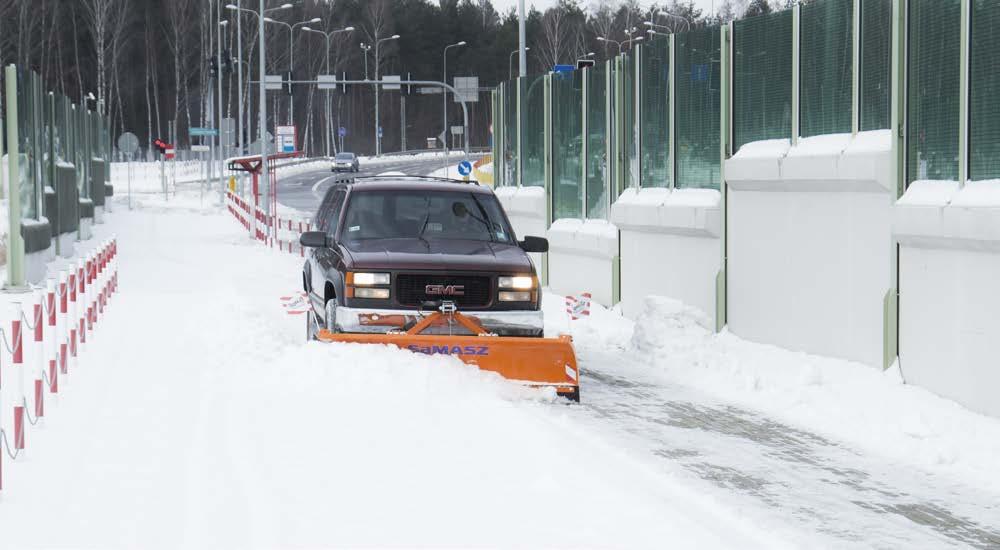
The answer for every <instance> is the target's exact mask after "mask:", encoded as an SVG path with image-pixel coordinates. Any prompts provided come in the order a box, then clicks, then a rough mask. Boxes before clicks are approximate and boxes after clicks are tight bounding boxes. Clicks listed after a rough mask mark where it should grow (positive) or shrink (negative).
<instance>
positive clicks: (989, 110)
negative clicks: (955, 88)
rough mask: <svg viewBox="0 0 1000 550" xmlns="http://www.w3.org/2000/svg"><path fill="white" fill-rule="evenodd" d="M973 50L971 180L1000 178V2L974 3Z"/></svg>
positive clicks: (971, 61) (970, 141)
mask: <svg viewBox="0 0 1000 550" xmlns="http://www.w3.org/2000/svg"><path fill="white" fill-rule="evenodd" d="M970 31H971V48H970V52H969V54H970V59H969V62H970V65H971V67H970V71H969V81H970V82H971V83H972V85H971V86H970V102H969V179H971V180H984V179H997V178H1000V2H996V1H995V0H974V1H973V2H972V26H971V28H970Z"/></svg>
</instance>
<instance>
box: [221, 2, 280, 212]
mask: <svg viewBox="0 0 1000 550" xmlns="http://www.w3.org/2000/svg"><path fill="white" fill-rule="evenodd" d="M264 3H265V0H260V7H259V9H258V11H253V10H248V9H244V8H241V7H239V6H237V5H236V4H227V5H226V9H228V10H234V11H237V12H241V13H242V12H246V13H252V14H254V15H256V16H257V39H258V48H259V49H260V52H259V53H258V54H257V57H258V59H259V63H258V66H257V70H258V71H259V72H260V74H259V78H258V80H259V83H260V86H259V88H260V90H259V97H258V101H259V102H260V105H259V107H258V112H259V114H260V118H259V121H258V123H257V125H258V126H259V127H258V128H257V132H258V134H259V135H260V160H261V177H262V178H263V181H262V185H264V186H265V189H266V192H265V193H264V212H265V213H270V211H271V208H270V206H271V205H270V192H271V189H270V187H271V180H270V178H269V177H268V173H267V87H266V83H265V81H266V80H267V68H266V67H265V66H264V60H265V54H266V50H265V45H264V14H265V13H268V12H269V11H274V10H287V9H289V8H291V7H292V5H291V4H282V5H281V6H278V7H277V8H271V9H270V10H267V9H265V8H264ZM254 198H255V200H256V197H254ZM268 232H270V226H268Z"/></svg>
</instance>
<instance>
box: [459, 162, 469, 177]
mask: <svg viewBox="0 0 1000 550" xmlns="http://www.w3.org/2000/svg"><path fill="white" fill-rule="evenodd" d="M458 173H459V174H461V175H463V176H468V175H469V174H471V173H472V163H471V162H469V161H467V160H463V161H462V162H460V163H458Z"/></svg>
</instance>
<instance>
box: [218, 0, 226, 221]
mask: <svg viewBox="0 0 1000 550" xmlns="http://www.w3.org/2000/svg"><path fill="white" fill-rule="evenodd" d="M217 15H218V16H219V17H221V16H222V5H221V2H220V5H219V10H218V14H217ZM227 24H228V22H227V21H219V24H218V25H216V26H215V30H216V37H217V38H218V44H217V46H218V47H217V48H216V50H215V67H216V69H215V79H216V91H217V92H218V101H217V102H216V104H217V105H218V107H219V110H218V114H217V115H215V119H216V120H217V121H218V122H216V123H215V128H216V129H217V130H218V132H219V204H220V205H221V204H223V203H224V202H225V196H226V183H225V181H226V179H225V175H224V174H223V171H224V169H223V159H224V158H225V156H226V155H225V153H224V152H223V151H224V150H223V148H222V27H224V26H226V25H227Z"/></svg>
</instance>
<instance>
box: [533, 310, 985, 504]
mask: <svg viewBox="0 0 1000 550" xmlns="http://www.w3.org/2000/svg"><path fill="white" fill-rule="evenodd" d="M546 300H547V304H546V316H547V323H548V326H547V331H549V332H568V331H570V330H571V332H572V334H573V336H574V342H575V343H576V345H577V346H578V348H582V349H584V350H588V349H605V350H607V349H617V350H620V351H621V353H620V356H619V357H618V358H617V359H616V360H613V361H609V362H606V363H603V362H602V363H599V364H589V365H588V367H589V368H591V369H594V368H596V369H599V370H601V371H607V372H612V373H616V374H623V375H626V376H628V377H629V378H635V379H648V380H653V381H658V382H660V383H670V384H684V385H686V386H689V387H692V388H696V389H698V390H702V391H704V392H706V393H708V394H711V395H714V396H717V397H719V398H721V399H723V400H726V401H729V402H734V403H739V404H741V405H743V406H746V407H749V408H751V409H754V410H758V411H762V412H765V413H767V414H769V415H773V416H774V417H776V418H778V419H780V420H782V421H784V422H787V423H788V424H789V425H793V426H798V427H801V428H804V429H807V430H810V431H815V432H817V433H820V434H824V435H826V436H828V437H831V438H834V439H837V440H839V441H842V442H845V443H847V444H848V445H851V446H854V447H856V448H859V449H862V450H864V451H866V452H869V453H875V454H877V455H880V456H883V457H886V458H888V459H891V460H893V461H897V462H899V463H904V464H909V465H912V466H915V467H918V468H920V469H923V470H926V471H929V472H934V473H939V474H945V475H948V476H953V477H956V478H958V479H961V480H962V481H964V482H967V483H969V484H970V485H972V486H979V487H982V488H984V489H987V490H992V491H998V490H1000V478H998V477H997V476H996V460H997V457H998V456H1000V420H997V419H995V418H990V417H987V416H984V415H980V414H977V413H974V412H972V411H970V410H968V409H965V408H963V407H962V406H960V405H958V404H956V403H955V402H953V401H949V400H947V399H943V398H940V397H938V396H936V395H933V394H932V393H930V392H928V391H926V390H924V389H922V388H919V387H916V386H911V385H905V384H903V382H902V379H901V377H900V373H899V370H898V368H896V367H894V368H892V369H890V370H888V371H885V372H883V371H878V370H874V369H871V368H870V367H867V366H865V365H861V364H858V363H851V362H848V361H843V360H838V359H831V358H825V357H819V356H815V355H809V354H806V353H797V352H792V351H788V350H785V349H781V348H778V347H775V346H769V345H762V344H756V343H752V342H748V341H745V340H743V339H741V338H739V337H737V336H735V335H733V334H731V333H727V332H724V333H722V334H714V333H713V332H712V330H711V328H710V326H711V325H710V324H709V323H710V320H709V318H708V317H707V316H706V315H705V314H704V313H702V312H700V311H698V310H697V309H694V308H691V307H689V306H686V305H684V304H682V303H680V302H678V301H676V300H673V299H670V298H663V297H656V296H651V297H649V298H647V299H646V300H645V303H644V304H643V306H644V307H643V312H642V313H641V314H640V315H639V316H638V318H637V319H636V321H635V323H634V325H633V323H632V322H631V321H628V320H627V319H624V318H622V317H620V316H619V315H617V314H616V313H615V312H613V311H609V310H607V309H604V308H602V307H600V306H598V305H595V306H594V311H593V312H592V314H591V316H590V317H589V318H588V319H583V320H580V321H574V322H572V324H570V323H569V321H567V320H566V315H565V313H564V312H563V311H562V308H561V307H560V306H561V299H560V298H559V297H556V296H552V295H547V296H546ZM633 327H634V328H633ZM568 329H569V330H568ZM584 374H586V373H585V372H584ZM583 391H584V393H585V392H586V386H585V385H584V386H583Z"/></svg>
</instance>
